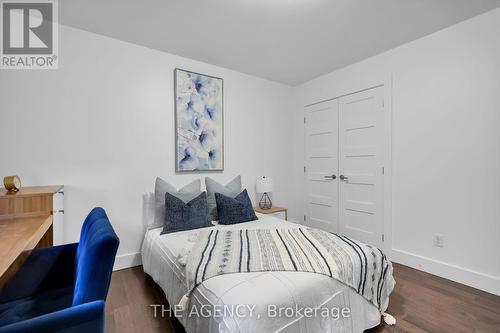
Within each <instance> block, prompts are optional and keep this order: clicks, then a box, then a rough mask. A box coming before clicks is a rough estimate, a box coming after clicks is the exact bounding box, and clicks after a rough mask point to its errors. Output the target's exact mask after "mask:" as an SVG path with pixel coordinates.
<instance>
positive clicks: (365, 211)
mask: <svg viewBox="0 0 500 333" xmlns="http://www.w3.org/2000/svg"><path fill="white" fill-rule="evenodd" d="M383 91H384V88H383V87H379V88H374V89H370V90H366V91H363V92H360V93H356V94H352V95H349V96H346V97H342V98H340V99H339V173H340V175H339V186H340V189H339V193H340V197H339V204H340V205H339V206H340V207H339V231H340V233H341V234H344V235H346V236H347V237H350V238H353V239H356V240H360V241H362V242H365V243H367V244H371V245H374V246H378V247H380V245H381V242H382V237H383V236H382V235H383V230H384V229H383V193H384V189H383V184H384V181H383V177H384V175H383V161H384V156H383V153H384V111H383V110H384V105H383Z"/></svg>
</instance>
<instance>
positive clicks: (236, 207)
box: [215, 189, 257, 224]
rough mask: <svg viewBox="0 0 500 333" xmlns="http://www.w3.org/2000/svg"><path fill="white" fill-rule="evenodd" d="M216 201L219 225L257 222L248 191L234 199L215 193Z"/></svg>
mask: <svg viewBox="0 0 500 333" xmlns="http://www.w3.org/2000/svg"><path fill="white" fill-rule="evenodd" d="M215 201H216V202H217V215H218V216H219V224H236V223H241V222H248V221H254V220H257V216H256V215H255V212H254V210H253V207H252V202H251V201H250V198H249V197H248V193H247V190H246V189H245V190H243V192H241V193H240V194H238V195H237V196H236V197H235V198H234V199H233V198H231V197H228V196H225V195H224V194H220V193H215Z"/></svg>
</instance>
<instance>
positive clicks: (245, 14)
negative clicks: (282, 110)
mask: <svg viewBox="0 0 500 333" xmlns="http://www.w3.org/2000/svg"><path fill="white" fill-rule="evenodd" d="M498 6H500V0H197V1H195V0H141V1H139V0H64V1H59V18H60V22H61V23H62V24H65V25H69V26H72V27H76V28H80V29H83V30H87V31H91V32H94V33H97V34H101V35H104V36H109V37H113V38H117V39H120V40H123V41H127V42H131V43H134V44H138V45H143V46H146V47H150V48H153V49H157V50H161V51H165V52H168V53H173V54H176V55H180V56H183V57H187V58H191V59H196V60H199V61H203V62H207V63H210V64H214V65H218V66H222V67H226V68H230V69H233V70H236V71H240V72H243V73H247V74H251V75H255V76H259V77H262V78H266V79H269V80H273V81H277V82H282V83H285V84H289V85H297V84H300V83H303V82H305V81H308V80H310V79H313V78H315V77H317V76H319V75H321V74H325V73H328V72H331V71H333V70H335V69H338V68H341V67H344V66H346V65H349V64H352V63H355V62H357V61H360V60H362V59H365V58H368V57H370V56H373V55H375V54H378V53H381V52H383V51H386V50H389V49H391V48H393V47H396V46H398V45H401V44H403V43H406V42H409V41H412V40H415V39H417V38H420V37H423V36H425V35H428V34H430V33H432V32H435V31H438V30H440V29H443V28H445V27H447V26H450V25H452V24H455V23H458V22H460V21H463V20H465V19H468V18H470V17H473V16H475V15H478V14H481V13H483V12H486V11H488V10H491V9H493V8H496V7H498Z"/></svg>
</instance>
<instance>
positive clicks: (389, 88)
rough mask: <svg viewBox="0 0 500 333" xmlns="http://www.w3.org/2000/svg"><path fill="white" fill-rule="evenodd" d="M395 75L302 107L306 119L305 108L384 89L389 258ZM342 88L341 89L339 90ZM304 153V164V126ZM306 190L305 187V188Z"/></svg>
mask: <svg viewBox="0 0 500 333" xmlns="http://www.w3.org/2000/svg"><path fill="white" fill-rule="evenodd" d="M393 81H394V80H393V74H392V73H391V74H388V75H386V76H382V77H378V78H375V79H374V80H369V82H365V83H363V82H357V83H356V84H354V85H352V87H337V90H338V91H337V93H334V94H333V97H330V98H325V99H322V100H319V101H316V102H313V103H309V104H306V105H303V106H302V116H303V117H306V111H305V108H306V107H308V106H312V105H315V104H319V103H323V102H327V101H332V100H335V99H339V98H341V97H344V96H349V95H352V94H356V93H359V92H363V91H366V90H370V89H373V88H378V87H382V86H383V87H384V126H385V133H384V208H383V215H382V218H383V221H384V222H383V235H384V241H383V242H382V244H383V245H382V250H383V251H384V253H385V254H386V255H387V256H388V257H389V258H392V256H393V255H392V239H393V236H392V230H393V229H392V130H393V129H392V128H393V126H392V109H393V96H394V84H393ZM338 88H340V89H338ZM303 128H304V138H303V140H304V152H303V156H304V158H303V163H304V165H305V162H306V147H305V140H306V132H305V124H304V127H303ZM305 183H306V180H305V174H304V176H303V184H304V186H305ZM304 189H305V187H304ZM305 199H306V198H305V196H304V200H303V201H302V202H303V205H304V206H303V212H304V214H305V213H306V204H305V203H306V200H305Z"/></svg>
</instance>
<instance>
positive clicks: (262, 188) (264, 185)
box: [255, 176, 273, 209]
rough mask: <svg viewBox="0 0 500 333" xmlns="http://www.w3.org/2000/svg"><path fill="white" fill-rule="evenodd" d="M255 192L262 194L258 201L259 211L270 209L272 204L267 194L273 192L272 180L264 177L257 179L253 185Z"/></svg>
mask: <svg viewBox="0 0 500 333" xmlns="http://www.w3.org/2000/svg"><path fill="white" fill-rule="evenodd" d="M255 191H256V192H257V193H262V197H261V198H260V201H259V207H260V208H261V209H271V207H272V206H273V203H272V201H271V198H270V197H269V195H268V193H269V192H272V191H273V180H272V179H271V178H268V177H266V176H263V177H261V178H259V179H257V183H256V184H255Z"/></svg>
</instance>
